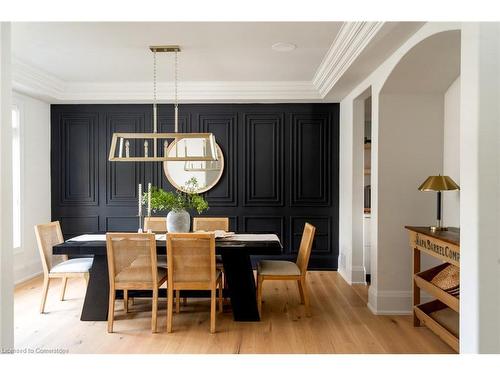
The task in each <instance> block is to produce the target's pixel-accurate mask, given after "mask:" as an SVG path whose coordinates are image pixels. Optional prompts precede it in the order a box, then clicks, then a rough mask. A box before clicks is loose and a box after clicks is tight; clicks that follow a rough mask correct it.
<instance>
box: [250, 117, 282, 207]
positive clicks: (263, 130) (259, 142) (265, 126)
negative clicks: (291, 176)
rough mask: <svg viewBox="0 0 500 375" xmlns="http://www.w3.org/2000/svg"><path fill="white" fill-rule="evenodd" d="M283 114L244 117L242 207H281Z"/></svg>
mask: <svg viewBox="0 0 500 375" xmlns="http://www.w3.org/2000/svg"><path fill="white" fill-rule="evenodd" d="M284 117H285V115H284V113H245V114H244V115H243V123H244V128H245V143H244V144H245V153H244V168H245V180H244V183H243V189H244V197H245V201H244V205H245V206H283V204H284V192H283V188H284V187H283V184H284V182H283V170H284V165H283V161H284V147H283V142H284V134H285V133H284V126H283V124H284Z"/></svg>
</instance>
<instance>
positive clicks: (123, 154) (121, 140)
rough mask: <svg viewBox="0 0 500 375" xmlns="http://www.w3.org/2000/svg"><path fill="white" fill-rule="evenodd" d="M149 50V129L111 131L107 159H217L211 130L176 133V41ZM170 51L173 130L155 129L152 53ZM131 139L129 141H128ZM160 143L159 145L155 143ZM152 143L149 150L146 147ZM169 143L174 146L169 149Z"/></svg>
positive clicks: (154, 81) (154, 72)
mask: <svg viewBox="0 0 500 375" xmlns="http://www.w3.org/2000/svg"><path fill="white" fill-rule="evenodd" d="M149 49H150V50H151V52H153V132H152V133H113V138H112V140H111V148H110V150H109V157H108V159H109V161H129V162H145V161H147V162H150V161H186V162H188V161H190V162H192V161H216V160H218V154H217V148H216V142H215V137H214V135H213V134H212V133H179V109H178V97H177V53H178V52H180V51H181V49H180V47H179V46H177V45H166V46H150V47H149ZM158 52H167V53H172V52H173V53H174V54H175V55H174V58H175V64H174V65H175V80H174V91H175V92H174V133H158V106H157V95H156V65H157V64H156V54H157V53H158ZM192 139H199V140H201V141H202V143H203V145H204V147H203V148H200V147H192V146H191V144H192V143H191V142H189V141H188V140H192ZM132 142H133V143H132ZM159 144H160V147H158V145H159ZM150 145H152V152H151V151H150ZM169 145H172V146H173V147H174V148H175V151H174V152H169V151H168V149H169Z"/></svg>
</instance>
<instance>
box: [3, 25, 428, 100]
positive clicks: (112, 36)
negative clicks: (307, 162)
mask: <svg viewBox="0 0 500 375" xmlns="http://www.w3.org/2000/svg"><path fill="white" fill-rule="evenodd" d="M422 25H423V23H421V22H420V23H419V22H34V23H31V22H16V23H13V24H12V51H13V68H12V72H13V88H14V89H15V90H17V91H19V92H23V93H26V94H28V95H31V96H34V97H39V98H41V99H43V100H46V101H48V102H50V103H100V102H103V103H104V102H108V103H109V102H116V103H119V102H139V103H142V102H150V101H151V98H152V74H153V72H152V70H153V54H152V52H151V51H150V50H149V46H150V45H163V44H178V45H180V47H181V49H182V51H181V52H180V53H179V55H178V57H179V100H180V102H181V103H182V102H248V103H250V102H336V101H339V100H341V99H342V98H343V96H345V94H346V93H348V92H349V91H350V90H352V88H354V87H355V86H356V85H357V84H359V83H360V82H361V81H362V80H363V79H364V78H365V77H366V76H367V75H368V74H369V73H371V71H373V70H374V69H375V68H376V67H377V66H378V64H379V63H380V62H381V61H383V60H384V59H386V58H387V57H388V56H389V55H390V54H391V53H392V52H393V51H394V50H395V49H396V48H398V47H399V46H400V45H401V44H402V43H404V41H405V40H407V39H408V38H409V37H410V36H411V35H412V34H413V33H414V32H415V31H416V30H418V28H420V27H421V26H422ZM277 42H289V43H293V44H295V45H296V46H297V48H296V49H295V50H293V51H291V52H277V51H274V50H273V49H272V48H271V46H272V45H273V44H275V43H277ZM173 71H174V64H173V54H165V53H160V54H158V98H159V100H160V101H162V100H163V101H166V100H168V101H169V100H172V98H173V87H172V81H173Z"/></svg>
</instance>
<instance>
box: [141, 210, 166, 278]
mask: <svg viewBox="0 0 500 375" xmlns="http://www.w3.org/2000/svg"><path fill="white" fill-rule="evenodd" d="M148 229H151V232H153V233H157V234H165V233H167V218H166V217H153V216H146V217H145V218H144V231H145V232H147V231H148ZM157 259H158V266H160V267H164V268H167V257H166V255H162V254H159V255H158V257H157Z"/></svg>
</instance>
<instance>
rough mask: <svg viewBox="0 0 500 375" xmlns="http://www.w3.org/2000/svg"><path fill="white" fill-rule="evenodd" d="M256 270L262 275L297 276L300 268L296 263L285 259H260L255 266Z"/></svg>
mask: <svg viewBox="0 0 500 375" xmlns="http://www.w3.org/2000/svg"><path fill="white" fill-rule="evenodd" d="M257 272H258V274H259V275H263V276H274V275H276V276H284V275H290V276H299V275H300V268H299V267H298V266H297V264H296V263H294V262H289V261H286V260H262V261H260V262H259V264H258V266H257Z"/></svg>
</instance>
